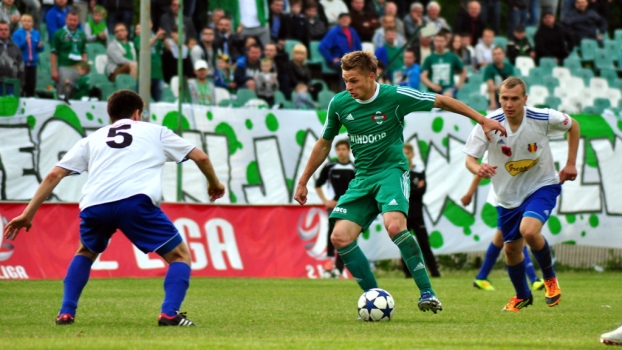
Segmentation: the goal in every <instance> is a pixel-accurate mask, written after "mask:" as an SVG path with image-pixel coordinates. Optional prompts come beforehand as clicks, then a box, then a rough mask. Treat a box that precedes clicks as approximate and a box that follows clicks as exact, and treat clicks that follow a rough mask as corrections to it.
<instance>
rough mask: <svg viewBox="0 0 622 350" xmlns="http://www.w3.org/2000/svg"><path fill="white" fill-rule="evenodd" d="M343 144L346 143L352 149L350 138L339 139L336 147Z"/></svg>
mask: <svg viewBox="0 0 622 350" xmlns="http://www.w3.org/2000/svg"><path fill="white" fill-rule="evenodd" d="M341 145H345V146H346V147H348V149H350V141H348V139H341V140H339V141H337V142H336V143H335V149H337V147H339V146H341Z"/></svg>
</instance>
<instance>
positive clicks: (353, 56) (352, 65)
mask: <svg viewBox="0 0 622 350" xmlns="http://www.w3.org/2000/svg"><path fill="white" fill-rule="evenodd" d="M341 69H343V70H353V69H359V70H361V71H364V72H373V73H376V70H377V69H378V59H377V58H376V55H374V53H373V52H371V51H354V52H350V53H348V54H346V55H344V56H343V57H342V58H341Z"/></svg>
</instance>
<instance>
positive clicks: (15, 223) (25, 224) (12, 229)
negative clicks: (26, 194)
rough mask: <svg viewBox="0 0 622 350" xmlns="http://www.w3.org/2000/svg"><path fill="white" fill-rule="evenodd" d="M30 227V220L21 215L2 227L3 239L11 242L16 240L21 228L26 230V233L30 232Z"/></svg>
mask: <svg viewBox="0 0 622 350" xmlns="http://www.w3.org/2000/svg"><path fill="white" fill-rule="evenodd" d="M31 226H32V220H31V219H29V218H28V217H26V216H25V215H24V214H22V215H20V216H18V217H16V218H15V219H13V220H11V222H9V223H8V224H7V225H6V226H5V227H4V238H5V239H8V240H9V241H12V240H14V239H15V238H17V235H19V231H21V230H22V228H26V232H28V231H30V227H31Z"/></svg>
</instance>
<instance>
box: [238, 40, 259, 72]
mask: <svg viewBox="0 0 622 350" xmlns="http://www.w3.org/2000/svg"><path fill="white" fill-rule="evenodd" d="M255 45H257V46H259V47H261V45H259V41H258V40H257V38H255V37H254V36H247V37H245V38H244V50H243V53H244V55H243V56H240V57H239V58H238V60H237V61H235V65H236V66H237V67H244V65H245V64H246V54H247V53H248V49H249V48H250V47H251V46H255Z"/></svg>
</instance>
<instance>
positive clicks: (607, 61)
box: [594, 49, 617, 69]
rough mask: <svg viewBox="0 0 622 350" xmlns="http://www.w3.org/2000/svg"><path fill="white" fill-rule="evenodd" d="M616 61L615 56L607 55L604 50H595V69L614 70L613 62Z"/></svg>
mask: <svg viewBox="0 0 622 350" xmlns="http://www.w3.org/2000/svg"><path fill="white" fill-rule="evenodd" d="M615 60H617V57H616V56H611V55H609V52H607V50H605V49H596V51H595V52H594V65H595V66H596V68H597V69H605V68H614V69H615V66H614V65H613V62H614V61H615Z"/></svg>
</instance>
